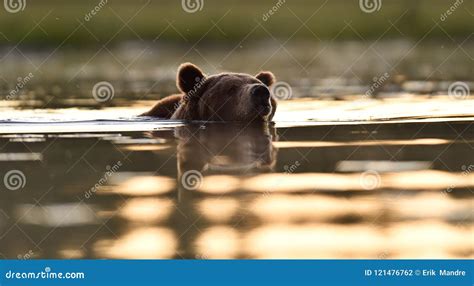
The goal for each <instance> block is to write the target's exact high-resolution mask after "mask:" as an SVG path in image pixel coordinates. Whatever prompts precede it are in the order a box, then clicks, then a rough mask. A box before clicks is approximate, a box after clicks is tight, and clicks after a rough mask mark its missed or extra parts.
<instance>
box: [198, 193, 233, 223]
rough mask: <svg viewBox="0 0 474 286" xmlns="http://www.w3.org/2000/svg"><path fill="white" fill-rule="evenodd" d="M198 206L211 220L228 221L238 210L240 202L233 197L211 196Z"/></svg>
mask: <svg viewBox="0 0 474 286" xmlns="http://www.w3.org/2000/svg"><path fill="white" fill-rule="evenodd" d="M198 208H199V210H200V213H201V214H202V215H203V216H204V217H205V218H206V219H207V220H209V221H212V222H215V223H219V222H227V221H229V220H230V219H231V218H232V217H233V216H234V215H235V214H236V213H237V212H238V208H239V202H238V201H237V200H236V199H232V198H209V199H204V200H202V201H201V202H199V204H198Z"/></svg>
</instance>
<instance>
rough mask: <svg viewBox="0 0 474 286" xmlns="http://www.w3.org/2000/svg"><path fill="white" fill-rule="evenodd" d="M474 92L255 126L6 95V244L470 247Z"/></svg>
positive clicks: (174, 254)
mask: <svg viewBox="0 0 474 286" xmlns="http://www.w3.org/2000/svg"><path fill="white" fill-rule="evenodd" d="M149 104H151V103H149ZM473 104H474V103H473V101H472V100H467V99H466V100H460V101H456V100H452V99H449V98H447V97H438V98H434V99H433V98H423V97H416V98H415V97H408V98H407V97H398V98H396V99H385V100H360V101H357V100H346V101H333V100H315V99H307V100H289V101H284V102H281V104H280V105H279V111H278V113H277V115H276V117H275V124H258V125H255V124H236V123H226V124H223V123H212V122H194V123H184V122H178V121H166V120H152V119H150V118H137V117H135V116H134V115H135V114H139V113H140V112H141V111H143V110H145V109H146V107H144V105H143V104H142V105H141V106H139V107H132V108H126V107H117V108H113V107H109V108H105V109H102V110H90V109H54V110H46V109H44V110H36V111H35V112H32V110H30V109H26V110H18V109H12V108H4V109H3V111H2V114H1V116H0V121H1V126H0V146H1V151H0V175H1V179H2V180H3V181H2V183H1V184H0V187H1V188H0V256H2V257H5V258H21V259H29V258H198V259H201V258H202V259H207V258H427V257H429V258H453V257H457V258H472V257H473V256H474V252H473V244H472V238H473V236H472V234H473V212H472V210H473V187H474V173H473V171H474V161H473V158H474V128H473V127H472V122H473V119H474V118H473V116H472V115H473V114H472V110H474V109H473V107H474V106H473Z"/></svg>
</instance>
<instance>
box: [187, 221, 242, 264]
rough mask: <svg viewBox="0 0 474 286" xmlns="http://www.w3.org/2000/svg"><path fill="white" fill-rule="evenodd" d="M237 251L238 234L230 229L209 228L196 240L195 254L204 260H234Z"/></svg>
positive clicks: (222, 227) (221, 227)
mask: <svg viewBox="0 0 474 286" xmlns="http://www.w3.org/2000/svg"><path fill="white" fill-rule="evenodd" d="M239 251H241V246H240V239H239V233H238V232H237V230H236V229H235V228H232V227H228V226H214V227H211V228H209V229H206V230H204V232H203V233H202V234H201V235H200V236H199V237H198V238H197V240H196V252H197V253H201V254H202V256H204V257H206V258H211V259H212V258H236V257H237V256H238V255H239Z"/></svg>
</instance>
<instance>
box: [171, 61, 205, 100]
mask: <svg viewBox="0 0 474 286" xmlns="http://www.w3.org/2000/svg"><path fill="white" fill-rule="evenodd" d="M204 79H205V75H204V73H203V72H202V71H201V70H200V69H199V68H198V67H197V66H195V65H193V64H192V63H184V64H181V65H180V66H179V69H178V76H177V78H176V85H177V86H178V88H179V89H180V90H181V91H182V92H184V93H188V92H190V91H191V90H193V89H194V88H195V87H196V85H198V84H199V83H200V82H202V81H203V80H204Z"/></svg>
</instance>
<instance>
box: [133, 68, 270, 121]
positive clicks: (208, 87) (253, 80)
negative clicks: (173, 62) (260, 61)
mask: <svg viewBox="0 0 474 286" xmlns="http://www.w3.org/2000/svg"><path fill="white" fill-rule="evenodd" d="M274 82H275V77H274V75H273V74H272V73H271V72H268V71H265V72H260V73H259V74H257V75H256V76H251V75H248V74H242V73H220V74H216V75H211V76H207V75H205V74H204V73H203V72H202V71H201V70H200V69H199V68H198V67H197V66H195V65H193V64H191V63H184V64H182V65H181V66H180V67H179V69H178V74H177V79H176V85H177V86H178V88H179V90H180V91H181V94H174V95H170V96H168V97H165V98H163V99H161V100H160V101H158V102H157V103H156V104H155V106H153V108H152V109H151V110H149V111H147V112H145V113H143V114H141V115H142V116H152V117H160V118H168V119H181V120H205V121H245V122H253V121H271V120H272V118H273V115H274V114H275V111H276V107H277V102H276V100H275V99H274V97H273V96H272V94H271V91H270V89H269V87H270V86H271V85H272V84H273V83H274Z"/></svg>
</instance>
